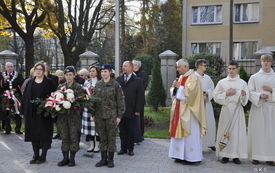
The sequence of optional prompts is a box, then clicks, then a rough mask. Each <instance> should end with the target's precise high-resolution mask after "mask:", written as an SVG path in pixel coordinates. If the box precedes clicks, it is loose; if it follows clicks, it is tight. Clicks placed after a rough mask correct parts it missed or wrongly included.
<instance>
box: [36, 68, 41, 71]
mask: <svg viewBox="0 0 275 173" xmlns="http://www.w3.org/2000/svg"><path fill="white" fill-rule="evenodd" d="M34 70H35V71H43V68H35V69H34Z"/></svg>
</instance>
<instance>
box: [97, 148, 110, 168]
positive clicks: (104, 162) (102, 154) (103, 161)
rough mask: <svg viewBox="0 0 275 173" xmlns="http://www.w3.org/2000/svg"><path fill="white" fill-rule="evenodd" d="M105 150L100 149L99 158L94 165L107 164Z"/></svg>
mask: <svg viewBox="0 0 275 173" xmlns="http://www.w3.org/2000/svg"><path fill="white" fill-rule="evenodd" d="M107 164H108V162H107V151H101V160H100V161H99V162H97V163H96V164H95V166H96V167H101V166H105V165H107Z"/></svg>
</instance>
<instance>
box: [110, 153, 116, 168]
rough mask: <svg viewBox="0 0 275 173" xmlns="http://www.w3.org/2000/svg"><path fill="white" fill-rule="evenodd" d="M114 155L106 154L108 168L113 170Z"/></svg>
mask: <svg viewBox="0 0 275 173" xmlns="http://www.w3.org/2000/svg"><path fill="white" fill-rule="evenodd" d="M114 153H115V152H108V168H113V167H114V166H115V165H114Z"/></svg>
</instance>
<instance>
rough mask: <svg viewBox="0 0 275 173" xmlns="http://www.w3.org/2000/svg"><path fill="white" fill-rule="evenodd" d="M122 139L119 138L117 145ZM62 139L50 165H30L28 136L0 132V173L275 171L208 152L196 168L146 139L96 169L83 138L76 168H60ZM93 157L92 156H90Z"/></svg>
mask: <svg viewBox="0 0 275 173" xmlns="http://www.w3.org/2000/svg"><path fill="white" fill-rule="evenodd" d="M119 142H120V140H119V139H117V146H119ZM60 144H61V141H60V140H57V139H55V140H53V143H52V148H51V149H50V150H49V151H48V156H47V162H46V163H44V164H40V165H38V164H33V165H31V164H29V161H30V160H31V158H32V147H31V143H30V142H24V135H17V134H15V133H12V134H10V135H5V134H4V132H3V131H0V173H24V172H26V173H53V172H56V173H59V172H62V173H63V172H64V173H105V172H106V173H184V172H188V173H189V172H190V173H191V172H192V173H200V172H201V173H222V172H226V173H230V172H232V173H237V172H240V173H246V172H270V173H271V172H272V173H273V172H275V167H271V166H269V165H266V164H265V163H263V164H259V165H257V166H255V165H252V164H251V163H250V162H249V160H248V159H245V160H242V164H241V165H236V164H234V163H232V162H229V163H227V164H222V163H220V162H219V161H218V158H217V157H216V156H215V153H214V152H213V151H211V150H205V151H204V160H203V161H202V162H201V163H200V164H196V165H183V164H179V163H175V162H174V160H173V159H170V158H168V157H167V155H168V154H167V153H168V146H169V140H168V139H151V138H146V139H145V140H144V141H143V142H142V143H141V145H137V146H135V150H134V152H135V155H134V156H128V155H126V154H125V155H120V156H118V155H116V154H115V158H114V160H115V167H114V168H108V167H101V168H97V167H95V164H96V162H98V161H99V160H100V153H96V154H94V157H93V158H90V157H86V156H83V155H84V154H88V153H87V152H86V149H87V148H88V143H87V142H85V140H84V135H83V136H82V137H81V143H80V147H81V149H80V151H79V152H78V153H77V155H76V166H75V167H68V166H64V167H58V166H57V163H58V162H59V161H60V160H62V153H61V150H60ZM89 154H90V153H89Z"/></svg>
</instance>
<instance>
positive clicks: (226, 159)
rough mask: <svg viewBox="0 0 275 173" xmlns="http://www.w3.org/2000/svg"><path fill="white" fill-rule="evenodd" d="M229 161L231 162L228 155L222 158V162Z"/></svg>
mask: <svg viewBox="0 0 275 173" xmlns="http://www.w3.org/2000/svg"><path fill="white" fill-rule="evenodd" d="M227 162H229V158H227V157H224V158H222V160H221V163H227Z"/></svg>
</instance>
